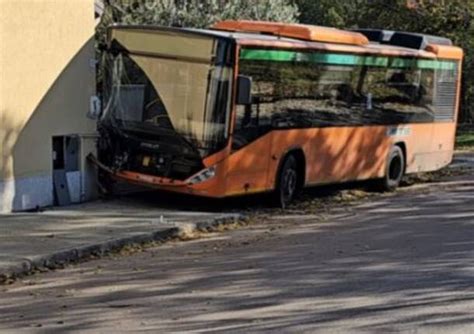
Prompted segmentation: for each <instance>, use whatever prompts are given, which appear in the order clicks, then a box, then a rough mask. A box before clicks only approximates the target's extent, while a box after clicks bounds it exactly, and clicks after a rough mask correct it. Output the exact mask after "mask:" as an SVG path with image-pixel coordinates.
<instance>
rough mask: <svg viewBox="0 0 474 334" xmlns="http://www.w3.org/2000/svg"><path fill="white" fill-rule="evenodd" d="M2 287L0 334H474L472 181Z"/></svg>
mask: <svg viewBox="0 0 474 334" xmlns="http://www.w3.org/2000/svg"><path fill="white" fill-rule="evenodd" d="M457 180H458V182H457V183H455V184H451V185H450V186H449V187H439V186H431V187H430V188H428V189H424V190H419V191H414V192H411V191H409V192H406V191H402V192H400V193H398V194H396V195H394V196H381V197H371V198H370V199H368V200H364V201H362V202H361V203H360V204H358V205H357V206H354V207H352V206H347V205H345V204H339V205H336V206H335V208H332V209H331V210H330V212H329V213H326V214H323V215H321V214H320V213H316V214H308V213H307V212H300V214H299V215H298V211H297V210H296V211H294V212H290V214H288V215H281V214H276V213H275V214H272V215H270V216H269V217H268V218H267V219H263V218H261V217H260V218H258V219H257V220H258V221H256V222H254V223H252V224H251V225H249V226H247V227H245V228H242V229H239V230H234V231H230V232H226V233H222V234H214V235H210V236H207V237H205V238H203V239H199V240H194V241H189V242H176V243H171V244H166V245H164V246H161V247H158V248H152V249H147V250H146V251H143V252H139V253H135V254H133V255H127V254H122V255H117V256H113V257H109V258H105V259H101V260H97V261H92V262H87V263H83V264H81V265H75V266H71V267H69V268H66V269H64V270H60V271H56V272H49V273H43V274H40V275H35V276H31V277H27V278H24V279H22V280H21V281H19V282H16V283H14V284H12V285H9V286H3V287H2V286H0V330H1V331H4V332H8V333H12V332H15V331H20V330H21V331H25V330H26V331H32V332H48V333H54V332H65V331H67V332H81V333H84V332H90V333H101V332H123V331H133V332H138V331H140V332H147V331H148V332H151V333H169V332H186V333H188V332H222V333H229V332H238V333H249V332H277V333H303V332H308V333H315V332H322V333H332V332H369V333H381V332H392V331H395V332H408V333H424V332H426V333H454V332H459V333H473V332H474V179H473V177H472V176H469V177H467V176H466V177H464V178H459V177H458V178H457Z"/></svg>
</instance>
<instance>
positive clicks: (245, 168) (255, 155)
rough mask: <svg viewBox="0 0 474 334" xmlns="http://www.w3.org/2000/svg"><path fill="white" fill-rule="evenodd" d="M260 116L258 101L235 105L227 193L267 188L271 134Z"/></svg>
mask: <svg viewBox="0 0 474 334" xmlns="http://www.w3.org/2000/svg"><path fill="white" fill-rule="evenodd" d="M260 116H261V115H260V110H259V105H258V104H252V105H246V106H243V105H240V106H237V108H236V117H235V125H234V131H233V135H232V154H231V155H230V157H229V160H228V165H227V178H226V194H227V196H231V195H240V194H251V193H257V192H263V191H265V190H267V189H268V184H267V173H268V164H269V159H270V144H271V136H270V133H269V131H268V130H269V129H266V126H265V122H264V121H262V119H261V118H260Z"/></svg>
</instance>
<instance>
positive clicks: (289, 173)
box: [274, 155, 300, 209]
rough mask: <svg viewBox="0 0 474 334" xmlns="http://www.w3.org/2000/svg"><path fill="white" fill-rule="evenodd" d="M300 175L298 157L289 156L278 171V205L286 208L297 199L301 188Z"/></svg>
mask: <svg viewBox="0 0 474 334" xmlns="http://www.w3.org/2000/svg"><path fill="white" fill-rule="evenodd" d="M299 177H300V175H298V162H297V160H296V157H295V156H294V155H289V156H287V157H286V158H285V161H284V162H283V164H282V167H281V169H280V171H279V173H278V178H277V184H276V187H275V193H274V202H275V204H276V205H277V206H278V207H280V208H282V209H286V208H287V207H288V205H289V204H290V203H291V202H292V201H293V200H294V199H295V197H296V195H297V194H298V190H299V182H298V180H299Z"/></svg>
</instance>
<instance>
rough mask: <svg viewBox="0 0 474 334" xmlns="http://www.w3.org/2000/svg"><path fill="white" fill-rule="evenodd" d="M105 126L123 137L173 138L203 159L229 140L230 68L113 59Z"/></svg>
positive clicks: (119, 56)
mask: <svg viewBox="0 0 474 334" xmlns="http://www.w3.org/2000/svg"><path fill="white" fill-rule="evenodd" d="M107 64H108V65H107V73H108V74H107V84H106V91H107V92H106V95H107V96H106V107H105V109H104V114H103V120H105V121H107V122H109V123H112V125H113V126H115V127H116V128H118V129H120V130H121V131H125V132H134V133H135V134H137V133H138V134H140V133H143V134H146V135H147V137H148V138H149V137H150V136H155V137H154V138H153V139H154V140H159V138H160V135H163V134H171V135H175V136H178V137H180V139H181V142H187V144H188V146H191V147H192V148H193V150H194V151H196V152H199V154H200V155H201V157H205V156H208V155H210V154H212V153H215V152H216V151H218V150H219V149H221V148H223V146H224V145H225V143H226V142H227V137H228V128H229V126H228V122H229V112H230V98H229V97H230V89H231V87H230V86H231V78H232V70H231V68H228V67H225V66H215V65H213V64H210V63H206V62H199V61H190V60H183V59H179V58H178V59H176V58H171V57H163V58H161V57H159V56H143V55H138V54H137V55H135V54H131V53H119V54H115V55H113V54H109V55H108V60H107Z"/></svg>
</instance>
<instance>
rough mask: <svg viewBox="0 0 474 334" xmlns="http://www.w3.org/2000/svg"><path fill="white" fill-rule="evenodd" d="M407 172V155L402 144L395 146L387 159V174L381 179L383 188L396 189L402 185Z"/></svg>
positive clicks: (386, 189) (385, 189)
mask: <svg viewBox="0 0 474 334" xmlns="http://www.w3.org/2000/svg"><path fill="white" fill-rule="evenodd" d="M404 174H405V155H404V154H403V150H402V149H401V147H400V146H398V145H396V146H393V147H392V149H391V150H390V154H389V155H388V159H387V167H386V169H385V176H384V178H383V179H382V180H381V184H380V186H381V190H383V191H394V190H395V189H397V188H398V186H399V185H400V182H401V181H402V178H403V175H404Z"/></svg>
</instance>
